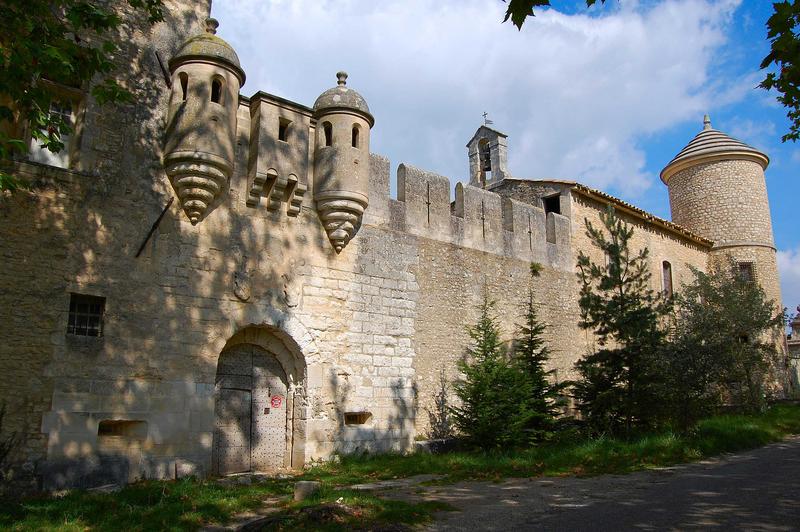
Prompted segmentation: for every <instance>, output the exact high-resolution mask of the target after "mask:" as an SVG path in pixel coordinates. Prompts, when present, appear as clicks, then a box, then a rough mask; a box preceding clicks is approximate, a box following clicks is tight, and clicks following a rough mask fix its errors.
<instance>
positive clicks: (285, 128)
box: [278, 118, 291, 142]
mask: <svg viewBox="0 0 800 532" xmlns="http://www.w3.org/2000/svg"><path fill="white" fill-rule="evenodd" d="M290 124H291V121H289V120H286V119H285V118H281V119H279V120H278V140H281V141H283V142H289V125H290Z"/></svg>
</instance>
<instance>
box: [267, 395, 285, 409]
mask: <svg viewBox="0 0 800 532" xmlns="http://www.w3.org/2000/svg"><path fill="white" fill-rule="evenodd" d="M281 403H283V397H281V396H280V395H273V396H272V397H270V400H269V404H270V406H271V407H272V408H280V407H281Z"/></svg>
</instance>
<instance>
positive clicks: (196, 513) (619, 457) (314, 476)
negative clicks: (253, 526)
mask: <svg viewBox="0 0 800 532" xmlns="http://www.w3.org/2000/svg"><path fill="white" fill-rule="evenodd" d="M798 433H800V406H791V405H779V406H774V407H772V408H770V409H769V410H768V411H767V412H765V413H764V414H761V415H757V416H735V415H726V416H717V417H714V418H711V419H708V420H705V421H702V422H701V423H700V424H699V425H698V426H697V428H696V429H695V430H694V431H693V432H691V433H688V434H678V433H673V432H669V431H665V432H661V433H657V434H650V435H646V436H643V437H641V438H638V439H636V440H633V441H623V440H618V439H615V438H610V437H601V438H593V439H589V440H581V441H571V440H566V439H565V440H564V441H561V442H560V443H554V444H550V445H544V446H540V447H536V448H533V449H529V450H525V451H518V452H513V453H511V452H509V453H478V452H454V453H446V454H441V455H430V454H414V455H410V456H400V455H374V456H348V457H344V458H342V459H341V460H340V461H339V462H338V463H326V464H323V465H320V466H317V467H314V468H311V469H309V470H308V471H306V472H305V473H304V474H303V475H301V476H299V477H296V478H290V479H275V480H268V481H266V482H260V483H254V484H251V485H240V484H228V485H222V484H219V483H218V482H215V481H200V480H194V479H184V480H179V481H174V482H173V481H147V482H140V483H137V484H133V485H131V486H128V487H126V488H125V489H123V490H121V491H119V492H117V493H110V494H103V493H88V492H83V491H75V492H71V493H69V494H67V495H66V496H64V497H40V498H31V499H26V500H24V501H21V502H13V503H12V502H7V501H0V530H56V531H84V530H98V531H105V530H108V531H117V530H132V531H138V530H141V531H144V530H196V529H197V528H198V527H199V526H202V525H205V524H211V523H226V522H229V521H230V520H231V519H232V518H233V516H235V515H236V514H238V513H242V512H244V511H248V510H254V509H256V508H258V507H260V506H261V505H262V504H263V502H264V499H266V498H268V497H274V496H288V495H290V494H291V493H292V490H293V486H294V482H295V480H299V479H306V480H319V481H321V482H322V483H323V489H322V490H321V492H320V493H319V494H318V495H317V496H316V497H313V498H311V499H308V500H306V501H303V502H302V503H297V504H295V503H289V502H283V503H282V505H283V507H282V509H281V511H280V512H279V513H277V514H276V515H275V519H274V521H273V526H274V528H277V529H279V530H280V529H285V530H290V529H291V530H304V529H314V530H337V529H357V528H368V527H371V526H374V525H380V524H390V523H391V524H404V525H414V524H419V523H425V522H427V521H429V520H430V519H431V518H432V514H433V512H436V511H440V510H447V509H448V507H446V506H444V505H441V504H439V503H422V504H411V503H407V502H401V501H391V500H385V499H381V498H379V497H376V496H375V495H372V494H368V493H363V492H355V491H349V490H346V489H341V488H340V487H341V486H347V485H350V484H355V483H362V482H372V481H376V480H384V479H393V478H402V477H409V476H413V475H419V474H430V473H434V474H439V475H442V476H443V477H444V479H443V480H442V481H439V482H453V481H458V480H467V479H470V480H501V479H503V478H506V477H528V476H536V475H567V474H577V475H597V474H603V473H627V472H630V471H636V470H641V469H647V468H652V467H659V466H668V465H673V464H676V463H682V462H691V461H695V460H698V459H701V458H704V457H708V456H714V455H718V454H720V453H724V452H734V451H742V450H746V449H752V448H755V447H758V446H761V445H764V444H766V443H770V442H774V441H778V440H780V439H782V438H783V437H784V436H786V435H788V434H798ZM340 499H341V500H340ZM337 501H339V502H337Z"/></svg>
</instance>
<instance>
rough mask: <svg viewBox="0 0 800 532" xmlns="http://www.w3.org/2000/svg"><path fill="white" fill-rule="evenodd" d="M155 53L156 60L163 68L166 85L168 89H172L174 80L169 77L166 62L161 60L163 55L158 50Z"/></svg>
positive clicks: (162, 72)
mask: <svg viewBox="0 0 800 532" xmlns="http://www.w3.org/2000/svg"><path fill="white" fill-rule="evenodd" d="M155 52H156V59H157V60H158V66H159V67H161V74H162V75H163V76H164V83H166V84H167V87H169V88H170V89H171V88H172V78H171V77H170V75H169V71H168V70H167V67H166V65H164V60H163V59H161V54H160V53H158V50H156V51H155Z"/></svg>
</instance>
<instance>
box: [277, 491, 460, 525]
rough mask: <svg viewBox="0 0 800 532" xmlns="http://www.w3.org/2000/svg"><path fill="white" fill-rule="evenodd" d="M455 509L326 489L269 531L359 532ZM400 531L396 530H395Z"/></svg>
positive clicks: (279, 516)
mask: <svg viewBox="0 0 800 532" xmlns="http://www.w3.org/2000/svg"><path fill="white" fill-rule="evenodd" d="M453 509H454V508H453V507H451V506H450V505H448V504H445V503H441V502H430V501H429V502H421V503H409V502H405V501H396V500H387V499H381V498H380V497H377V496H375V495H373V494H371V493H365V492H362V491H353V490H341V489H331V488H324V489H322V490H321V491H320V493H318V494H316V495H315V496H313V497H311V498H309V499H306V500H305V501H303V502H300V503H296V504H293V505H291V506H290V507H289V508H287V509H286V510H284V511H282V512H281V513H279V514H276V515H275V516H273V517H272V519H271V520H270V522H269V524H267V525H266V527H265V528H267V529H269V530H292V531H294V530H359V529H365V528H366V529H371V528H374V527H381V526H382V525H383V526H386V525H393V529H401V528H402V527H399V526H398V525H406V526H411V525H418V524H423V523H427V522H430V521H431V520H432V519H433V512H437V511H449V510H453ZM394 527H397V528H394Z"/></svg>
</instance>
